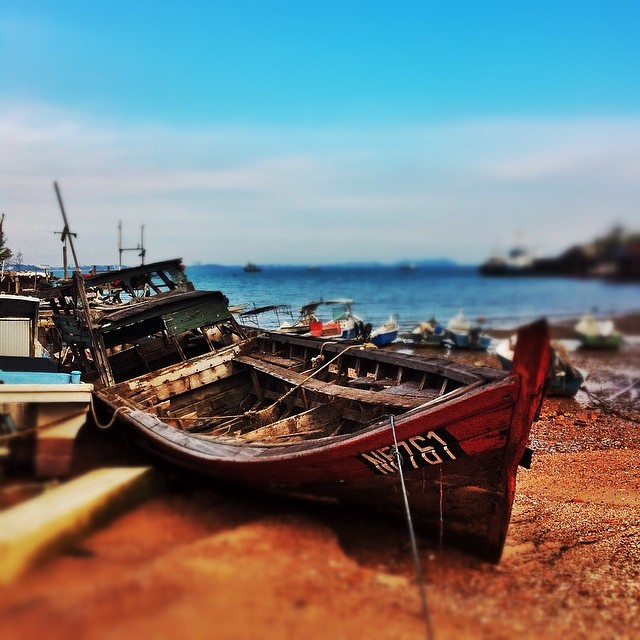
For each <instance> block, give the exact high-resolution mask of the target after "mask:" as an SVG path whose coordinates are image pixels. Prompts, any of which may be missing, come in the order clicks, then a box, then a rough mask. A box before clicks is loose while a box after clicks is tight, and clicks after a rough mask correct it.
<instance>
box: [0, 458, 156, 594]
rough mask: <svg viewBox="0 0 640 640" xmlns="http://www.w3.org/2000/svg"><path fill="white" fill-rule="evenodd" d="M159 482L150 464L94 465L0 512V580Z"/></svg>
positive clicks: (7, 580)
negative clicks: (38, 494)
mask: <svg viewBox="0 0 640 640" xmlns="http://www.w3.org/2000/svg"><path fill="white" fill-rule="evenodd" d="M159 486H160V478H159V476H157V475H156V474H155V473H154V472H153V470H152V469H151V468H150V467H127V468H117V467H114V468H108V469H98V470H96V471H91V472H89V473H87V474H86V475H84V476H80V477H79V478H76V479H75V480H71V481H69V482H67V483H66V484H63V485H60V486H58V487H56V488H55V489H51V490H50V491H47V492H46V493H44V494H42V495H40V496H38V497H36V498H33V499H31V500H29V501H27V502H24V503H22V504H19V505H17V506H15V507H13V508H11V509H9V510H8V511H5V512H3V513H1V514H0V584H9V583H11V582H12V581H13V580H15V579H16V578H17V577H19V576H20V575H21V574H23V573H25V572H26V571H27V570H28V569H29V568H31V567H32V566H34V565H35V564H37V563H38V562H41V561H43V560H44V559H46V558H47V557H50V556H51V555H53V554H55V553H56V552H57V551H60V550H61V549H64V548H65V547H68V546H69V545H71V544H73V542H75V541H76V540H78V539H79V538H81V537H82V536H84V535H86V534H87V533H88V532H90V531H91V530H92V529H93V528H94V527H96V526H97V525H98V524H99V523H100V522H102V521H104V520H105V519H107V518H108V517H113V516H114V515H116V514H117V513H118V512H119V511H122V510H123V509H126V508H130V507H132V506H133V505H135V504H136V503H137V502H138V501H140V500H142V499H144V498H146V497H148V496H149V495H151V493H152V492H154V491H156V490H157V489H158V488H159Z"/></svg>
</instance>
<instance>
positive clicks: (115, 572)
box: [0, 315, 640, 640]
mask: <svg viewBox="0 0 640 640" xmlns="http://www.w3.org/2000/svg"><path fill="white" fill-rule="evenodd" d="M617 326H618V327H619V328H620V330H621V331H623V333H625V335H627V336H628V339H627V340H626V341H625V343H624V345H623V347H622V348H621V350H620V351H619V352H616V351H612V352H605V351H603V352H587V351H580V350H577V351H572V353H571V359H572V362H573V363H574V364H575V365H576V366H578V367H579V368H581V369H583V370H586V371H588V372H589V376H588V378H587V382H586V388H587V391H588V393H587V392H584V391H580V392H579V393H578V396H576V398H575V399H573V398H572V399H567V398H557V397H548V398H547V399H546V400H545V403H544V405H543V409H542V413H541V416H540V420H539V421H538V422H537V423H535V424H534V427H533V430H532V435H531V446H532V448H533V449H534V460H533V465H532V468H531V469H529V470H526V469H521V470H520V473H519V475H518V488H517V493H516V500H515V503H514V510H513V515H512V520H511V526H510V529H509V534H508V538H507V545H506V548H505V552H504V555H503V559H502V561H501V562H500V564H498V565H488V564H485V563H482V562H480V561H477V560H475V559H473V558H470V557H468V556H466V555H463V554H460V553H457V552H454V551H451V550H449V549H439V548H437V546H435V545H434V544H433V543H432V542H430V541H428V540H424V539H419V540H418V544H419V551H420V561H421V572H422V575H423V576H424V581H425V585H426V599H427V609H428V619H429V623H430V626H431V629H432V632H433V633H432V637H433V638H438V639H451V638H453V639H457V638H480V639H485V638H486V639H487V640H488V639H489V638H491V639H492V640H495V639H500V638H503V639H507V638H509V639H510V638H540V637H545V638H564V639H569V638H571V639H573V638H590V639H605V638H616V639H618V638H634V637H640V607H639V606H638V602H640V473H639V468H640V417H639V415H640V412H639V410H638V409H639V405H640V389H639V388H638V385H636V386H633V387H632V386H631V385H633V383H634V382H637V380H638V378H639V376H640V339H639V338H637V337H635V336H640V315H632V316H626V317H625V318H619V319H618V321H617ZM552 334H553V337H554V338H567V337H568V336H570V325H566V326H563V325H554V327H553V331H552ZM451 357H463V358H465V359H467V360H468V361H471V362H477V363H478V364H487V363H488V364H491V365H492V366H499V365H498V363H497V359H496V358H495V356H493V355H491V354H486V355H485V354H481V353H477V352H471V353H467V354H457V355H456V354H453V355H452V356H451ZM83 435H84V436H85V437H86V438H88V439H89V440H90V439H91V435H90V434H83ZM100 438H101V439H102V442H101V450H102V451H103V452H104V453H103V455H104V456H105V459H106V458H108V456H109V455H111V456H114V457H115V458H117V456H118V455H120V453H119V451H120V450H119V449H118V447H119V441H118V434H117V432H114V434H109V433H106V432H105V433H101V434H100ZM0 603H1V604H0V637H2V638H6V639H7V640H9V639H11V640H12V639H16V640H18V639H20V640H31V639H34V640H35V639H36V638H38V639H40V638H47V639H48V640H56V639H58V638H59V639H63V638H64V639H65V640H67V639H68V638H71V637H73V638H76V639H82V640H85V639H87V640H94V639H95V640H98V639H105V640H106V639H116V638H136V637H153V638H156V639H158V638H175V637H181V638H196V639H198V638H202V639H204V638H215V639H221V640H222V639H224V640H226V639H232V638H233V639H245V638H246V639H251V638H256V639H257V638H269V639H271V638H273V639H279V638H283V639H285V638H291V639H294V638H296V639H297V638H305V639H306V640H314V639H316V638H318V639H320V638H322V639H324V638H337V639H359V638H368V639H370V640H377V639H383V638H384V639H389V640H391V639H396V640H397V639H405V638H407V639H409V638H424V637H428V635H427V630H426V624H425V619H424V616H423V614H422V608H421V600H420V593H419V589H418V586H417V581H416V572H415V567H414V564H413V562H412V558H411V550H410V544H409V537H408V535H407V532H406V528H405V527H403V526H402V523H400V525H399V526H392V525H391V524H389V523H388V522H386V521H382V520H379V519H377V518H375V517H373V516H371V515H366V514H364V513H361V512H357V511H355V510H353V509H341V508H336V507H329V506H318V505H308V504H302V503H299V502H293V501H286V500H282V499H277V498H274V497H271V496H265V495H261V494H257V493H255V492H249V491H245V490H242V489H238V488H236V487H230V486H225V485H220V484H216V483H211V482H209V483H207V484H206V485H203V484H202V483H196V482H194V481H193V480H192V479H178V478H176V477H171V478H169V481H168V485H167V488H166V490H165V491H163V492H162V493H161V494H159V495H157V496H156V497H154V498H152V499H150V500H148V501H146V502H144V503H143V504H141V505H140V506H139V507H137V508H135V509H133V510H131V511H129V512H127V513H126V514H125V515H123V516H121V517H119V518H117V519H116V520H114V521H112V522H110V523H109V524H108V525H107V526H105V527H103V528H101V529H100V530H98V531H96V532H95V533H93V534H92V535H90V536H88V537H87V538H85V539H83V540H82V541H81V542H78V543H76V544H75V545H73V546H72V547H71V548H69V549H68V551H67V552H65V553H63V554H61V555H58V556H56V557H54V558H52V559H50V560H49V561H47V562H46V563H44V564H42V565H41V566H39V567H37V568H36V569H34V570H33V571H31V572H30V573H28V574H27V575H25V576H23V577H22V578H20V579H19V580H17V581H16V582H15V583H14V584H12V585H10V586H8V587H3V588H1V589H0Z"/></svg>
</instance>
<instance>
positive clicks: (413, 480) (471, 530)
mask: <svg viewBox="0 0 640 640" xmlns="http://www.w3.org/2000/svg"><path fill="white" fill-rule="evenodd" d="M525 334H526V335H525V337H524V339H523V342H522V344H523V345H527V347H528V345H532V346H531V348H523V349H521V351H520V354H519V356H517V357H516V364H515V366H514V369H513V371H512V372H511V373H510V374H509V375H507V374H505V373H503V372H500V371H497V370H493V369H492V370H488V369H481V368H472V367H464V366H463V365H456V364H453V363H450V362H448V361H441V360H434V359H425V358H419V357H415V356H413V357H412V356H402V355H398V354H387V353H384V352H377V351H370V350H365V349H361V348H358V349H357V350H356V349H355V348H352V347H351V348H349V349H350V350H347V349H342V350H341V349H340V348H335V349H336V350H335V351H333V352H330V351H329V350H330V347H327V348H326V349H325V355H326V356H327V357H328V356H331V358H332V359H335V370H334V371H333V372H331V370H330V369H327V371H326V372H325V373H326V375H324V376H323V377H326V379H325V380H321V379H319V378H320V375H319V374H318V375H312V376H311V377H309V376H310V374H309V373H308V371H309V370H307V369H305V370H304V372H303V373H299V372H295V371H294V370H293V369H292V366H293V363H294V362H295V361H296V358H295V357H294V356H295V355H298V356H299V357H300V360H304V362H302V367H303V368H305V367H306V366H307V364H308V361H309V359H310V358H312V357H316V358H317V357H318V353H319V350H320V349H321V347H319V346H318V345H317V344H315V343H312V342H310V341H305V340H304V339H300V338H293V337H289V336H277V337H276V336H270V337H269V336H263V337H261V338H260V339H258V340H253V341H250V344H249V346H247V344H240V345H235V346H233V347H230V348H228V349H226V350H224V351H220V352H217V353H215V354H209V355H207V356H203V357H200V358H197V359H196V360H194V361H192V362H190V363H184V364H182V365H175V366H173V367H169V368H167V369H165V370H162V371H159V372H155V374H154V375H151V374H150V375H148V376H143V377H141V378H137V379H134V380H130V381H127V382H123V383H121V384H119V385H116V386H115V387H110V388H105V389H101V390H98V391H97V392H96V399H97V401H98V403H99V404H101V405H102V408H103V409H105V408H106V409H107V410H108V411H110V412H114V411H116V410H118V412H119V419H120V420H121V421H122V422H123V423H124V425H125V427H126V431H127V433H128V434H129V435H130V436H131V437H132V438H133V439H134V440H135V441H136V442H137V443H138V444H139V445H141V446H142V447H143V448H145V449H146V450H148V451H149V452H151V453H153V454H154V455H156V456H158V457H159V458H161V459H163V460H165V461H168V462H170V463H172V464H175V465H177V466H180V467H183V468H186V469H189V470H190V471H193V472H198V473H201V474H206V475H210V476H213V477H218V478H224V479H226V480H231V481H234V482H238V483H242V484H245V485H249V486H255V487H257V488H260V489H262V490H268V491H273V492H278V493H286V494H290V495H293V496H296V497H305V498H312V499H319V500H335V501H339V502H343V503H354V504H360V505H363V507H364V508H366V509H368V510H370V511H372V512H374V513H376V514H380V515H382V514H384V515H385V517H391V518H395V519H397V520H399V521H403V515H402V514H403V509H404V503H403V500H402V487H401V484H400V482H401V480H400V476H399V474H398V468H397V464H398V458H397V456H396V454H395V445H394V440H395V439H397V442H398V451H399V453H400V458H401V464H402V469H403V476H404V480H405V483H406V486H407V490H408V495H409V503H410V509H411V514H412V519H413V521H414V523H415V525H416V527H417V528H418V529H419V530H420V531H421V532H422V533H424V534H425V535H429V536H431V537H434V538H436V539H437V540H439V541H441V542H442V543H443V544H445V545H449V546H453V547H456V548H459V549H462V550H464V551H466V552H469V553H471V554H473V555H475V556H478V557H480V558H483V559H486V560H489V561H494V562H496V561H498V560H499V559H500V556H501V553H502V548H503V545H504V541H505V537H506V533H507V529H508V523H509V519H510V514H511V505H512V502H513V497H514V492H515V478H516V471H517V466H518V463H519V462H520V460H521V459H522V456H523V454H524V452H525V448H526V444H527V440H528V435H529V430H530V428H531V424H532V422H533V420H534V417H535V413H536V411H537V409H538V407H539V405H540V402H541V399H542V393H543V391H542V390H543V383H544V377H545V372H546V368H547V366H548V349H545V344H546V345H548V335H547V330H546V324H544V323H538V324H537V325H535V326H533V327H531V328H529V329H528V330H526V332H525ZM534 343H535V344H534ZM303 353H304V354H305V355H304V356H302V354H303ZM314 353H315V354H316V355H315V356H314V355H313V354H314ZM334 354H335V355H334ZM274 360H275V361H276V362H279V364H274ZM285 362H286V363H288V364H289V365H290V366H289V367H282V366H280V365H281V364H283V363H285ZM374 371H375V372H378V373H380V372H381V371H382V372H383V373H384V374H385V375H381V376H379V378H378V380H376V378H375V376H374V375H373V372H374ZM363 372H366V375H365V376H362V375H358V374H362V373H363ZM312 373H313V371H312ZM391 373H394V374H395V376H396V377H395V381H394V378H393V377H392V376H390V374H391ZM376 375H377V374H376ZM387 376H389V377H387ZM363 379H364V380H365V381H367V380H370V381H371V386H370V387H369V388H366V389H363V388H357V386H356V385H357V384H362V383H361V382H359V381H362V380H363ZM381 380H382V381H383V382H384V383H383V384H380V385H377V386H376V384H375V383H376V382H378V381H381ZM418 380H421V381H422V387H423V388H422V389H420V388H419V387H420V386H421V385H420V384H417V381H418ZM403 381H404V382H403ZM429 381H430V382H429ZM394 382H395V384H394ZM410 383H411V384H410ZM430 385H431V386H430ZM447 385H450V387H449V388H450V389H451V390H450V391H447V392H444V390H445V388H447ZM218 387H222V389H221V390H218V389H217V388H218ZM436 388H438V389H441V390H442V392H441V393H440V394H438V393H436V394H434V393H432V391H433V390H434V389H436ZM234 395H236V396H237V397H238V399H239V400H240V401H241V400H242V398H243V397H248V396H250V395H255V396H256V397H255V398H252V401H254V400H256V399H259V400H260V404H259V405H258V408H257V409H255V408H252V409H251V410H250V411H246V412H245V415H244V416H242V414H240V413H233V414H232V413H231V411H236V412H239V408H238V407H239V406H241V404H242V402H240V404H239V405H238V404H227V405H225V406H224V411H226V415H227V418H228V420H227V423H228V424H229V425H230V426H229V428H226V427H224V428H221V427H220V426H219V425H220V424H221V423H220V419H221V415H215V416H214V414H216V412H219V414H222V412H223V404H224V402H230V400H229V398H230V397H232V396H234ZM278 398H281V403H282V404H287V405H288V410H287V411H286V412H285V415H284V416H275V415H273V416H272V415H271V414H270V413H269V412H271V411H272V410H273V407H274V406H276V405H274V403H275V402H276V401H278ZM233 402H234V403H235V402H236V400H234V401H233ZM252 406H253V407H255V406H256V405H255V404H254V405H252ZM194 412H195V414H198V412H199V414H198V415H194ZM207 414H208V415H207ZM391 415H393V421H392V419H391V417H390V416H391ZM213 417H215V418H216V424H217V425H218V426H214V427H213V428H209V426H208V425H206V424H204V423H205V422H207V420H209V421H211V419H212V418H213ZM234 421H235V422H234ZM392 422H393V427H392ZM194 423H196V425H195V426H194ZM222 424H223V426H224V423H222ZM345 425H346V427H345ZM225 429H226V431H225ZM207 430H208V431H207ZM345 430H346V431H347V432H343V431H345ZM394 430H395V439H394ZM310 434H312V435H310Z"/></svg>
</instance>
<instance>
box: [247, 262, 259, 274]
mask: <svg viewBox="0 0 640 640" xmlns="http://www.w3.org/2000/svg"><path fill="white" fill-rule="evenodd" d="M244 270H245V272H246V273H258V272H259V271H262V269H260V267H259V266H258V265H257V264H255V263H254V262H247V264H245V265H244Z"/></svg>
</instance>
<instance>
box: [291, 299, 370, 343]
mask: <svg viewBox="0 0 640 640" xmlns="http://www.w3.org/2000/svg"><path fill="white" fill-rule="evenodd" d="M352 305H353V300H351V298H336V299H333V300H317V301H314V302H308V303H307V304H305V305H303V306H302V307H301V308H300V315H299V316H298V318H297V319H296V320H295V321H294V322H293V323H290V322H283V323H282V324H281V325H280V326H279V327H278V332H280V333H286V334H295V335H306V336H308V337H313V338H324V339H331V340H354V339H357V338H360V339H364V338H367V337H368V336H369V334H370V332H371V326H370V325H365V323H364V322H363V320H362V319H361V318H359V317H358V316H357V315H355V314H354V313H353V311H352ZM323 312H328V314H329V316H330V317H329V318H328V319H327V318H326V317H325V316H324V314H323Z"/></svg>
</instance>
